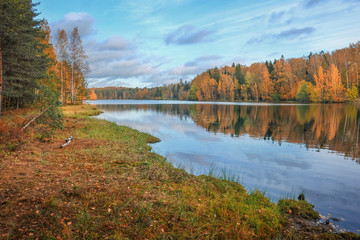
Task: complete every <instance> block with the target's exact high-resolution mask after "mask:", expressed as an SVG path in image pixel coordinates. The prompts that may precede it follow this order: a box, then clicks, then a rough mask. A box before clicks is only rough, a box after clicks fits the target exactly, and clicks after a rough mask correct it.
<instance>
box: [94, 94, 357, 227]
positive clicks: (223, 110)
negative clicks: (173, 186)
mask: <svg viewBox="0 0 360 240" xmlns="http://www.w3.org/2000/svg"><path fill="white" fill-rule="evenodd" d="M88 102H89V103H91V104H96V105H97V106H98V108H99V109H101V110H102V111H104V113H103V114H101V115H100V116H98V118H100V119H106V120H109V121H112V122H115V123H117V124H119V125H126V126H130V127H132V128H135V129H138V130H140V131H143V132H147V133H150V134H152V135H154V136H156V137H158V138H160V139H161V142H159V143H156V144H153V145H152V148H153V151H154V152H156V153H158V154H161V155H163V156H164V157H166V158H167V159H168V160H169V161H171V162H172V163H173V165H174V166H176V167H181V168H184V169H185V170H186V171H188V172H190V173H193V174H197V175H199V174H209V173H210V174H213V175H218V176H221V175H223V174H226V176H232V177H235V178H236V179H238V181H239V182H240V183H241V184H242V185H243V186H244V187H245V188H246V189H247V190H248V191H251V190H253V189H255V188H257V189H260V190H263V191H265V192H266V195H267V196H268V197H270V198H271V199H272V201H273V202H277V200H278V199H279V198H283V197H289V196H293V195H295V196H297V195H298V194H299V193H301V192H303V193H304V194H305V197H306V199H307V200H308V201H309V202H311V203H312V204H314V205H315V209H316V210H317V211H319V212H320V213H321V215H323V216H325V217H328V216H332V217H336V218H340V219H341V220H340V222H338V223H336V224H337V225H338V226H339V227H340V228H341V229H347V230H351V231H354V232H358V230H360V165H359V163H360V159H359V157H360V155H359V154H360V146H359V140H360V139H359V134H360V132H359V131H360V129H359V128H360V125H359V124H360V108H359V107H358V106H356V105H337V104H328V105H321V104H312V105H305V104H304V105H295V104H259V103H209V102H201V103H200V102H181V101H135V100H123V101H121V100H98V101H88Z"/></svg>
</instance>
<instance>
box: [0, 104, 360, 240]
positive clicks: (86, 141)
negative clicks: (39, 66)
mask: <svg viewBox="0 0 360 240" xmlns="http://www.w3.org/2000/svg"><path fill="white" fill-rule="evenodd" d="M63 112H64V115H65V122H64V125H65V128H64V129H62V130H58V131H57V132H56V134H55V136H54V138H53V139H52V140H51V141H48V142H44V141H40V140H39V139H38V138H36V133H34V132H33V131H34V130H32V129H29V130H28V132H27V133H26V135H24V136H23V137H22V139H21V141H20V142H18V144H17V145H16V147H12V148H8V147H6V146H7V145H6V144H5V143H0V145H1V146H0V148H1V147H2V151H1V152H0V159H1V160H0V172H1V176H0V239H28V238H29V239H271V238H275V239H276V238H289V239H290V238H294V239H302V238H303V237H304V236H307V237H309V238H322V239H323V238H328V239H341V238H345V239H348V238H351V237H352V238H353V239H355V238H356V237H358V236H356V235H355V234H352V233H347V234H342V235H341V234H330V233H329V231H330V230H331V228H329V227H328V226H327V227H326V226H325V227H324V226H322V225H313V224H312V221H313V220H316V219H317V218H318V217H319V215H318V214H317V213H316V212H315V211H314V210H313V208H312V206H311V205H310V204H308V203H307V202H305V201H295V200H282V201H280V202H279V203H278V204H277V205H276V204H274V203H272V202H270V200H269V199H268V198H266V197H265V196H264V195H263V194H262V193H260V192H257V191H255V192H252V193H247V192H246V191H245V189H244V188H243V187H242V186H241V185H240V184H237V183H234V182H231V181H227V180H220V179H216V178H213V177H208V176H198V177H197V176H194V175H191V174H188V173H186V172H185V171H184V170H181V169H176V168H174V167H173V166H171V164H170V163H168V162H167V161H166V159H165V158H163V157H161V156H159V155H157V154H155V153H152V152H150V149H151V147H150V146H149V145H148V143H154V142H157V141H159V139H157V138H155V137H152V136H150V135H148V134H145V133H141V132H138V131H136V130H133V129H130V128H128V127H122V126H117V125H116V124H114V123H110V122H107V121H102V120H96V119H92V118H89V117H88V116H90V115H94V114H98V113H99V112H98V111H97V110H96V108H94V107H93V106H89V105H83V106H70V107H66V108H64V109H63ZM70 136H73V137H74V140H73V141H72V142H71V144H69V145H68V146H66V147H65V148H63V149H60V148H59V147H60V146H61V145H62V144H63V143H64V139H65V138H67V137H70ZM301 224H303V225H304V226H303V227H301V226H300V227H299V225H301ZM305 228H308V229H305Z"/></svg>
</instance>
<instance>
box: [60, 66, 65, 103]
mask: <svg viewBox="0 0 360 240" xmlns="http://www.w3.org/2000/svg"><path fill="white" fill-rule="evenodd" d="M60 78H61V103H62V104H64V98H63V96H64V79H63V61H61V66H60Z"/></svg>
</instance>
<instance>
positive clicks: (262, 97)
mask: <svg viewBox="0 0 360 240" xmlns="http://www.w3.org/2000/svg"><path fill="white" fill-rule="evenodd" d="M359 64H360V41H359V42H357V43H354V44H350V46H349V47H347V48H343V49H339V50H335V51H333V52H331V53H329V52H326V53H325V52H323V51H322V52H320V53H316V54H313V53H310V54H309V55H308V56H306V57H299V58H290V59H285V58H284V56H282V57H281V58H280V59H275V60H273V61H265V62H259V63H253V64H252V65H250V66H245V65H241V64H235V63H233V64H232V65H231V66H224V67H221V68H217V67H215V68H212V69H209V70H208V71H206V72H203V73H201V74H199V75H197V76H196V77H195V78H194V79H193V80H192V81H191V83H188V82H183V81H182V80H181V81H180V83H175V84H170V85H164V86H161V87H154V88H124V87H106V88H93V89H91V90H90V95H89V97H90V99H91V100H95V99H163V100H165V99H167V100H171V99H174V100H194V101H265V102H279V101H298V102H304V103H308V102H321V103H331V102H347V101H350V102H351V101H354V100H355V99H356V98H357V96H358V91H359V70H360V69H359Z"/></svg>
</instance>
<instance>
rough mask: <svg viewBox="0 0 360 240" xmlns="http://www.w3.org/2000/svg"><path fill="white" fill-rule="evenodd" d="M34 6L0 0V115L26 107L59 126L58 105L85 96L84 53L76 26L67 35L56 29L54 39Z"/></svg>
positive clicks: (20, 0) (25, 1) (27, 2)
mask: <svg viewBox="0 0 360 240" xmlns="http://www.w3.org/2000/svg"><path fill="white" fill-rule="evenodd" d="M37 6H38V3H33V2H32V1H31V0H18V1H13V0H1V1H0V23H1V24H0V116H1V114H2V112H4V111H12V110H14V109H24V108H31V109H33V110H34V112H38V113H44V114H43V115H42V118H43V120H44V121H45V122H46V124H48V125H50V126H51V128H54V127H55V128H56V127H61V126H62V120H61V117H62V114H61V111H60V110H59V109H58V107H59V106H61V105H66V104H76V103H80V102H81V101H82V100H84V99H86V95H87V89H86V86H87V83H86V80H85V76H86V74H87V72H88V65H87V62H86V59H87V56H86V54H85V51H84V49H83V46H82V40H81V37H80V35H79V30H78V28H77V27H76V26H74V29H73V31H72V32H71V34H70V37H69V39H68V37H67V33H66V32H65V31H64V30H63V29H59V30H58V32H57V33H56V34H55V36H56V37H55V39H53V38H52V36H53V35H52V33H51V29H50V27H49V24H48V22H47V20H46V19H42V20H40V19H37V17H38V15H39V14H38V13H37V9H36V7H37ZM45 119H46V120H45ZM39 121H40V119H39ZM45 122H44V123H45ZM3 125H4V124H3ZM5 125H6V124H5ZM0 126H2V125H1V124H0ZM0 130H1V129H0Z"/></svg>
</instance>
